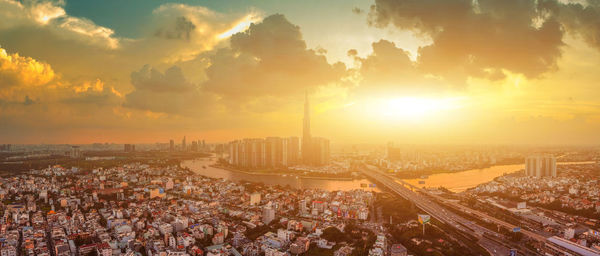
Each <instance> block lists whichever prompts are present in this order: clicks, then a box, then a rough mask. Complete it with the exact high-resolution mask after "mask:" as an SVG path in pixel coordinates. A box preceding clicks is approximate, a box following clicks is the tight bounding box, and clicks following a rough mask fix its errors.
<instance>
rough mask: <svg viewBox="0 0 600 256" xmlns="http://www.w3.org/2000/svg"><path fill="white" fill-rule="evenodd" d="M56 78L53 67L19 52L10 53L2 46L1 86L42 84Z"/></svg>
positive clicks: (0, 62) (0, 60)
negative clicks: (20, 54)
mask: <svg viewBox="0 0 600 256" xmlns="http://www.w3.org/2000/svg"><path fill="white" fill-rule="evenodd" d="M54 78H55V73H54V70H53V69H52V67H50V65H48V64H47V63H43V62H39V61H37V60H35V59H32V58H29V57H22V56H19V54H17V53H14V54H8V53H7V52H6V50H5V49H3V48H0V88H10V87H17V86H40V85H44V84H47V83H48V82H50V81H52V79H54Z"/></svg>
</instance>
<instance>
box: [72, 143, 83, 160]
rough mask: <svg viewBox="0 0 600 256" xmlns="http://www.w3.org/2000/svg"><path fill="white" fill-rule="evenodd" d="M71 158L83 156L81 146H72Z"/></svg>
mask: <svg viewBox="0 0 600 256" xmlns="http://www.w3.org/2000/svg"><path fill="white" fill-rule="evenodd" d="M70 155H71V158H80V157H81V149H80V148H79V146H71V153H70Z"/></svg>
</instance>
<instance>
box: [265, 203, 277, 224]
mask: <svg viewBox="0 0 600 256" xmlns="http://www.w3.org/2000/svg"><path fill="white" fill-rule="evenodd" d="M274 219H275V209H274V208H273V207H271V206H265V207H263V214H262V221H263V223H265V224H269V223H271V221H273V220H274Z"/></svg>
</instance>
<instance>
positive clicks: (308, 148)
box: [302, 92, 313, 164]
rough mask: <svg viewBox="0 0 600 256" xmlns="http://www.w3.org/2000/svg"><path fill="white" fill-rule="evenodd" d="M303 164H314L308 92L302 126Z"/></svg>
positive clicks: (305, 98)
mask: <svg viewBox="0 0 600 256" xmlns="http://www.w3.org/2000/svg"><path fill="white" fill-rule="evenodd" d="M302 162H304V164H312V162H313V161H312V138H311V136H310V105H309V103H308V92H307V93H306V94H305V97H304V119H303V126H302Z"/></svg>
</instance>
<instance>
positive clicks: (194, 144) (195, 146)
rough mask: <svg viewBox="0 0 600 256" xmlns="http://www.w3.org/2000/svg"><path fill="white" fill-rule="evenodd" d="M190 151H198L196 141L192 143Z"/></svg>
mask: <svg viewBox="0 0 600 256" xmlns="http://www.w3.org/2000/svg"><path fill="white" fill-rule="evenodd" d="M192 151H194V152H196V151H198V142H197V141H195V140H194V141H192Z"/></svg>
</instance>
